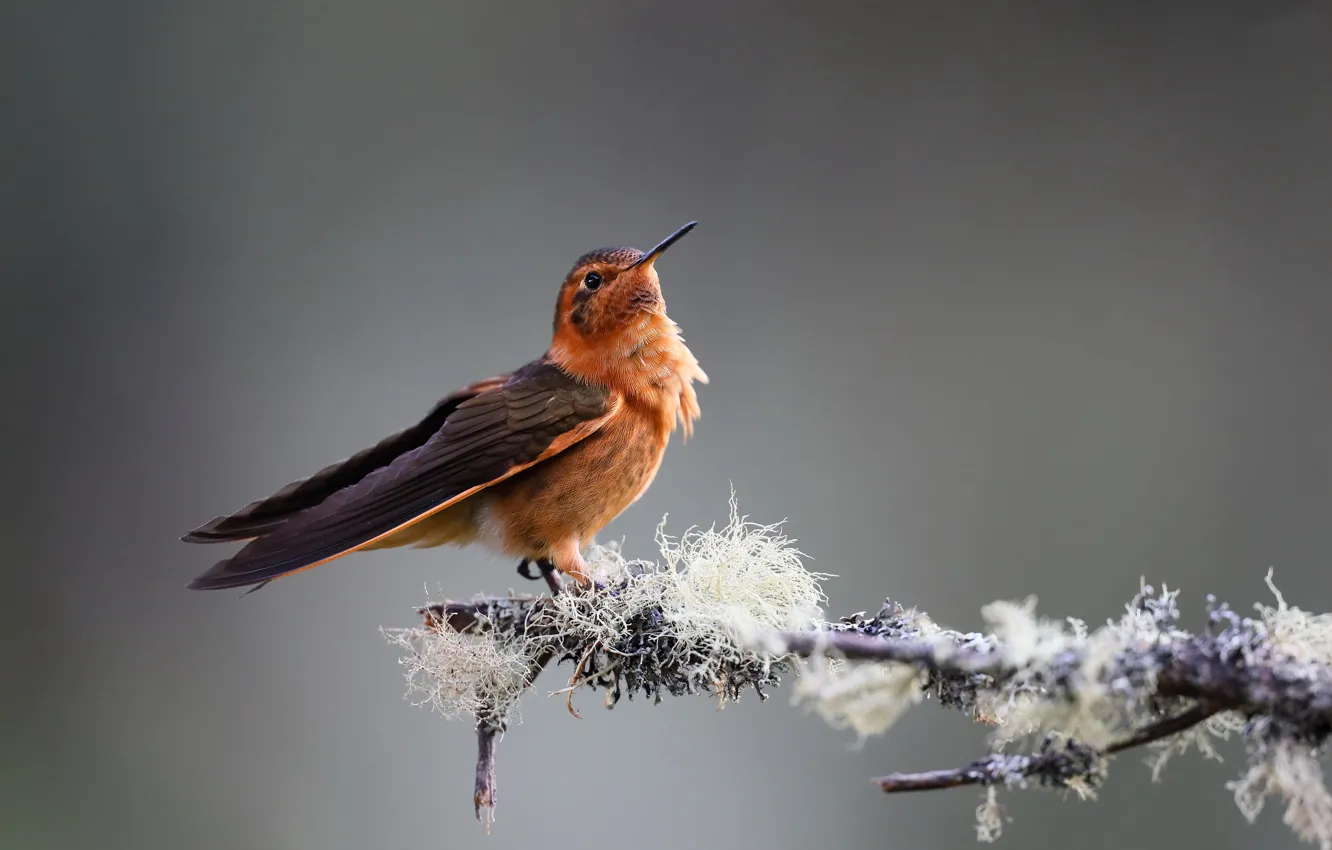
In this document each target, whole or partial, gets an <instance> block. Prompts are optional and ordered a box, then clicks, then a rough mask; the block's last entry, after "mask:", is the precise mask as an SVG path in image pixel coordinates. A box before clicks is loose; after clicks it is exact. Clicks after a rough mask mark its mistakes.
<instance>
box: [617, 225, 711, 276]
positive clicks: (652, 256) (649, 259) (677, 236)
mask: <svg viewBox="0 0 1332 850" xmlns="http://www.w3.org/2000/svg"><path fill="white" fill-rule="evenodd" d="M697 225H698V222H696V221H691V222H689V223H688V224H686V225H685V226H684V227H682V228H680V229H679V230H677V231H675V232H674V233H672V234H671V235H670V236H667V237H666V238H665V239H663V240H661V244H659V245H658V246H657V247H655V248H653V249H652V250H651V251H648V252H647V253H646V254H644V255H643V256H641V257H639V258H638V260H637V261H635V262H634V264H633V265H631V266H629V268H627V269H625V271H628V270H629V269H635V268H638V267H639V266H650V265H652V264H653V263H654V262H656V260H657V257H660V256H661V255H662V254H663V253H664V252H665V251H666V249H667V248H669V247H671V246H672V245H674V244H675V243H676V242H679V241H680V240H681V239H683V238H684V237H685V234H686V233H688V232H689V231H691V230H693V229H694V228H695V227H696V226H697Z"/></svg>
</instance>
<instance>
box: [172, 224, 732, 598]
mask: <svg viewBox="0 0 1332 850" xmlns="http://www.w3.org/2000/svg"><path fill="white" fill-rule="evenodd" d="M694 224H695V222H690V223H689V224H686V225H685V226H684V227H682V228H680V229H679V230H677V231H676V232H675V233H673V234H671V235H670V236H669V237H667V238H666V239H665V240H664V241H662V242H661V244H659V245H657V247H655V248H653V249H652V250H651V251H648V252H646V253H644V252H642V251H639V250H637V249H634V248H602V249H600V250H596V251H591V252H589V253H587V254H584V255H583V256H582V257H579V258H578V261H577V262H576V263H575V264H574V267H573V269H572V270H571V271H570V272H569V274H568V275H567V276H566V277H565V279H564V283H563V284H562V285H561V286H560V292H559V298H558V300H557V302H556V307H555V332H554V337H553V339H552V341H551V344H550V348H549V349H547V351H546V353H545V354H544V355H542V356H541V357H540V358H539V359H537V360H534V361H532V362H531V363H528V364H527V365H525V366H523V367H522V368H520V369H518V370H516V371H514V372H512V373H510V374H507V375H499V376H496V377H493V378H487V379H486V380H484V381H478V382H477V383H474V384H472V385H470V386H468V387H464V388H463V389H461V390H459V391H457V392H455V393H453V394H452V395H449V396H447V397H446V398H444V399H443V400H442V401H440V402H439V403H438V404H436V405H435V407H434V409H433V410H431V411H430V412H429V413H428V414H426V416H425V418H424V419H422V420H421V421H420V422H418V423H417V424H415V425H413V426H411V427H409V428H407V429H405V430H403V431H400V432H398V433H397V434H394V435H392V436H390V437H387V438H385V439H384V440H382V441H380V442H379V443H377V444H376V445H374V446H372V447H370V448H368V449H365V450H364V451H361V452H359V453H357V454H355V455H352V456H351V457H349V458H347V459H346V460H343V461H340V462H338V463H335V464H332V465H331V466H328V467H326V468H324V469H322V470H320V471H319V472H316V473H315V474H314V475H312V476H310V477H309V478H305V479H302V480H300V481H295V482H292V483H291V484H288V485H287V486H286V487H283V488H282V489H281V490H279V491H278V492H277V493H275V494H273V495H272V496H269V497H268V498H266V499H261V500H259V501H256V502H253V503H251V504H249V505H247V506H246V507H244V508H241V509H240V510H239V511H236V512H235V513H233V514H230V515H228V516H221V517H217V518H216V519H214V520H212V521H211V522H207V523H205V524H203V525H201V526H199V527H198V528H196V529H195V530H193V531H191V532H190V533H189V534H186V535H185V536H184V537H182V538H181V539H182V540H184V541H186V542H190V543H218V542H226V541H242V540H245V541H249V542H248V543H247V545H246V546H244V547H243V548H242V549H241V550H240V551H239V552H237V553H236V554H235V555H233V556H232V557H230V558H228V559H226V560H224V561H219V562H218V563H217V564H215V565H214V566H213V567H212V568H211V569H209V570H208V571H207V572H205V573H203V574H202V575H200V576H199V577H198V578H196V579H194V581H192V582H191V583H190V584H189V586H190V587H191V588H194V589H198V590H216V589H222V588H234V587H247V586H255V589H257V588H258V587H261V586H263V585H264V584H267V583H268V582H270V581H272V580H273V579H276V578H279V577H281V576H285V575H290V574H292V573H295V572H299V571H301V570H305V569H309V568H310V567H314V566H318V565H320V564H324V563H327V562H328V561H331V560H333V559H335V558H339V557H342V556H343V555H347V554H350V553H352V552H357V551H360V550H366V549H384V548H389V547H397V546H417V547H428V546H439V545H442V544H446V543H452V544H456V545H468V544H479V545H483V546H486V547H488V548H490V549H492V550H495V551H498V552H500V553H503V554H506V555H510V556H513V557H515V558H520V559H522V563H521V564H520V565H519V571H520V572H524V573H525V574H527V575H529V577H532V576H530V574H528V573H526V569H527V564H528V562H536V563H537V564H538V565H540V566H541V568H542V572H543V573H544V574H546V576H547V579H548V580H549V581H551V583H552V589H555V588H557V587H558V582H557V581H556V580H555V578H554V576H553V575H552V574H551V573H552V569H554V570H559V571H560V572H562V573H564V574H566V575H568V576H570V577H571V578H572V579H573V580H575V581H576V582H578V583H579V584H580V585H587V584H589V583H590V578H589V577H588V573H587V564H586V562H585V561H584V560H583V556H582V549H583V547H584V546H585V545H587V544H588V543H589V542H590V541H591V538H592V536H593V535H594V534H596V532H597V531H599V530H600V529H601V528H603V527H604V526H605V525H606V524H607V523H609V522H610V521H611V520H612V519H614V518H615V517H616V516H618V515H619V514H620V513H621V512H622V511H623V510H625V509H626V508H627V507H629V506H630V505H631V504H633V503H634V502H635V501H637V499H638V498H639V497H640V496H641V495H643V493H644V491H646V490H647V488H648V485H650V484H651V483H652V479H653V478H654V477H655V476H656V474H657V469H658V467H659V466H660V465H661V460H662V456H663V454H664V453H665V451H666V444H667V442H668V441H669V439H670V435H671V432H673V431H674V430H675V428H676V427H677V424H678V425H679V426H680V427H682V428H683V431H684V434H685V436H686V437H688V436H689V434H690V433H691V431H692V426H693V422H694V420H695V419H697V418H698V415H699V406H698V397H697V396H696V395H695V393H694V387H693V382H694V381H698V382H700V383H707V380H708V379H707V375H705V374H704V372H703V370H702V369H701V368H699V365H698V361H697V360H696V359H695V358H694V355H693V354H692V353H690V351H689V349H688V348H687V347H685V344H684V340H683V339H681V337H680V333H679V327H678V326H677V325H676V324H675V322H673V321H671V319H670V317H669V316H667V315H666V304H665V301H664V300H663V299H662V294H661V285H660V282H659V279H658V277H657V270H656V268H655V263H656V261H657V258H658V257H660V256H661V254H662V252H664V251H665V250H666V249H667V248H669V247H670V246H671V245H673V244H675V242H676V241H678V240H679V239H680V238H681V237H683V236H684V235H685V234H687V233H688V232H689V231H690V230H692V229H693V228H694Z"/></svg>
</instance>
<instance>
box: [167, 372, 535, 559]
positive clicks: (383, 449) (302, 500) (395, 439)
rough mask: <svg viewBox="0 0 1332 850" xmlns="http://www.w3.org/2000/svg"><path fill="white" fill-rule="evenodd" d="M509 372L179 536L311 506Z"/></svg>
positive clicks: (205, 537) (207, 539) (250, 523)
mask: <svg viewBox="0 0 1332 850" xmlns="http://www.w3.org/2000/svg"><path fill="white" fill-rule="evenodd" d="M508 378H509V376H508V375H500V376H498V377H494V378H488V379H487V380H484V381H479V382H477V383H475V384H472V385H471V386H468V387H464V388H463V389H461V390H459V391H457V392H455V393H453V394H451V395H449V396H447V397H445V398H443V399H441V400H440V402H439V403H438V404H436V405H435V407H434V408H433V409H432V410H431V411H430V412H429V413H427V414H426V415H425V417H424V418H423V419H422V420H421V421H420V422H418V423H416V424H415V425H412V426H411V427H409V428H404V429H403V430H401V431H399V432H398V433H396V434H393V435H392V436H389V437H385V438H384V439H383V440H380V441H379V442H378V443H376V444H375V445H373V446H371V447H370V448H368V449H364V450H363V451H359V452H357V453H356V454H354V455H352V456H351V457H349V458H346V459H345V460H340V461H338V462H337V463H333V464H329V465H328V466H326V467H324V468H323V469H321V470H319V471H318V472H316V473H315V474H314V475H311V476H310V477H308V478H302V479H300V480H297V481H293V482H291V483H290V484H288V485H287V486H285V487H283V488H282V489H281V490H279V491H277V492H276V493H274V494H273V495H271V496H269V497H267V498H264V499H259V500H258V501H255V502H251V503H250V504H248V505H246V506H245V507H243V508H241V509H240V510H238V511H236V512H235V513H233V514H230V515H228V516H220V517H216V518H215V519H212V520H210V521H208V522H206V523H204V524H203V525H201V526H199V527H198V528H196V529H194V530H193V531H191V532H189V533H188V534H186V535H185V536H184V537H182V538H181V540H184V541H185V542H186V543H224V542H227V541H234V540H249V539H251V538H254V537H258V536H260V535H262V534H267V533H268V532H270V531H272V530H273V529H275V528H277V527H278V526H279V525H281V524H282V522H283V521H284V520H286V519H289V518H290V517H291V516H293V515H295V514H297V513H300V512H301V511H303V510H305V509H306V508H312V507H314V506H315V505H317V504H319V503H320V502H322V501H324V500H325V499H327V498H328V497H329V496H331V495H333V494H334V493H336V492H337V491H339V490H341V489H343V488H345V487H350V486H351V485H353V484H355V483H356V482H357V481H360V480H361V479H362V478H365V476H367V475H369V474H370V473H371V472H374V471H375V470H376V469H380V468H381V467H384V466H388V465H389V464H390V463H391V462H392V461H393V459H394V458H396V457H398V456H400V455H402V454H404V453H406V452H409V451H411V450H412V449H416V448H420V447H421V446H422V445H424V444H425V442H426V440H429V439H430V438H431V436H433V435H434V434H435V432H436V431H438V430H439V429H440V427H441V426H442V425H443V424H444V421H445V420H446V419H447V418H448V417H449V415H450V414H452V413H453V412H454V411H455V410H457V409H458V405H460V404H462V403H463V402H464V401H466V400H468V399H469V398H474V397H475V396H476V395H477V394H478V393H481V392H484V391H486V390H488V389H493V388H495V387H498V386H501V385H502V384H503V383H504V382H505V381H506V380H508Z"/></svg>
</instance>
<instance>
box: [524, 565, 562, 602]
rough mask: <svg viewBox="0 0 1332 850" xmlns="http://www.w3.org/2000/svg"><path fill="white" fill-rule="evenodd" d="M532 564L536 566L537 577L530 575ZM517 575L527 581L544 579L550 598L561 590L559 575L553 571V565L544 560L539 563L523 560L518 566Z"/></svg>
mask: <svg viewBox="0 0 1332 850" xmlns="http://www.w3.org/2000/svg"><path fill="white" fill-rule="evenodd" d="M533 564H535V565H536V568H537V570H538V571H539V574H538V575H533V574H532V565H533ZM518 575H520V576H522V577H523V578H525V579H528V580H529V581H536V580H537V579H539V578H543V579H545V580H546V586H547V587H549V588H550V595H551V596H555V595H556V594H558V593H559V592H560V589H561V587H560V576H559V573H557V572H556V571H555V564H554V563H552V562H551V561H548V560H545V559H542V560H539V561H529V560H528V559H527V558H524V559H523V560H522V561H521V562H519V564H518Z"/></svg>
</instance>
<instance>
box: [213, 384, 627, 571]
mask: <svg viewBox="0 0 1332 850" xmlns="http://www.w3.org/2000/svg"><path fill="white" fill-rule="evenodd" d="M619 408H620V400H619V397H618V396H615V395H613V394H612V393H611V392H610V391H609V390H606V389H604V388H600V387H593V386H589V385H587V384H584V383H582V382H581V381H578V380H577V379H575V378H572V377H570V376H569V375H568V374H566V373H565V372H563V371H561V370H560V369H559V368H558V367H556V366H554V365H553V364H550V363H546V362H544V361H536V362H535V363H531V364H528V365H527V366H525V367H523V368H522V369H520V370H518V371H517V372H515V373H514V374H513V376H512V377H510V378H509V379H508V380H507V381H505V382H504V383H503V384H501V385H499V386H494V387H491V388H488V389H485V390H483V391H481V392H479V393H477V394H476V395H475V396H473V397H471V398H469V399H466V400H464V401H462V402H461V403H459V404H458V405H457V407H456V408H455V409H454V410H453V411H452V412H451V413H449V414H448V416H447V417H446V418H445V420H444V423H443V424H442V425H441V426H440V427H439V429H438V430H437V431H436V432H435V433H434V434H433V435H432V436H430V437H429V439H427V440H426V441H425V442H424V443H423V444H422V445H421V446H419V447H417V448H415V449H411V450H409V451H407V452H404V453H403V454H401V455H399V456H397V457H396V458H394V459H393V460H392V461H391V462H390V463H388V464H387V465H386V466H382V467H379V468H377V469H375V470H373V471H372V472H370V473H369V474H367V475H365V476H364V477H363V478H361V479H360V480H358V481H357V482H356V483H355V484H352V485H351V486H349V487H345V488H343V489H341V490H338V491H337V492H335V493H333V494H332V495H330V496H328V497H327V498H325V499H324V500H323V501H321V502H319V503H318V504H316V505H314V506H312V507H308V508H305V509H304V510H301V511H300V512H298V513H296V514H294V515H292V516H291V517H290V518H288V519H286V520H284V521H282V522H281V523H280V524H279V525H277V526H276V527H275V528H273V529H272V530H271V531H269V532H268V533H266V534H264V535H262V536H260V537H258V538H256V539H255V540H252V541H251V542H250V543H248V544H247V545H246V546H245V548H243V549H241V550H240V551H239V552H237V553H236V554H235V555H234V556H233V557H231V558H229V559H227V560H225V561H220V562H218V563H217V564H215V565H214V566H213V567H212V568H211V569H209V570H208V571H207V572H205V573H204V574H203V575H201V576H199V577H198V578H196V579H195V580H194V581H193V582H191V583H190V585H189V586H190V587H192V588H194V589H197V590H214V589H221V588H230V587H245V586H247V585H253V584H260V583H263V582H267V581H270V580H272V579H274V578H277V577H278V576H283V575H287V574H289V573H294V572H297V571H299V570H304V569H308V568H310V567H314V566H318V565H319V564H323V563H326V562H328V561H331V560H333V559H334V558H338V557H340V556H342V555H346V554H348V553H351V552H355V551H356V550H358V549H362V548H365V547H366V546H368V545H370V544H371V543H374V542H376V541H378V540H381V539H383V538H385V537H387V536H389V535H391V534H393V533H395V532H397V531H400V530H402V529H403V528H406V527H407V526H409V525H412V524H413V523H415V522H418V521H420V520H422V519H424V518H426V517H427V516H430V515H431V514H434V513H436V512H437V511H440V510H443V509H444V508H447V507H448V506H449V505H452V504H454V503H456V502H458V501H460V500H462V499H465V498H467V497H468V496H470V495H472V494H473V493H475V492H477V491H478V490H483V489H485V488H486V487H489V486H490V485H492V484H495V483H497V482H500V481H503V480H504V479H506V478H508V477H509V476H511V475H514V474H516V473H518V472H521V471H522V470H524V469H526V468H528V467H529V466H532V465H534V464H537V463H540V462H541V461H543V460H545V459H547V458H549V457H552V456H553V455H556V454H558V453H560V452H562V451H564V450H565V449H567V448H568V447H569V446H572V445H574V444H575V443H577V442H578V441H579V440H582V439H584V438H586V437H587V436H588V435H590V434H592V433H594V432H595V431H596V430H597V429H598V428H600V427H601V426H602V425H603V424H605V423H606V422H607V421H608V420H610V419H611V418H612V417H613V416H614V415H615V414H616V411H618V410H619Z"/></svg>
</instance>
